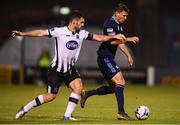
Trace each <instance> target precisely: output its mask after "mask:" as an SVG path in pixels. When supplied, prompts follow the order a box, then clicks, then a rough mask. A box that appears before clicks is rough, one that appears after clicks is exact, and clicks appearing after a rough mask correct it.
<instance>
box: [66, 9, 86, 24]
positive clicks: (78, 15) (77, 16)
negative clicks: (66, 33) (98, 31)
mask: <svg viewBox="0 0 180 125" xmlns="http://www.w3.org/2000/svg"><path fill="white" fill-rule="evenodd" d="M82 17H83V18H84V16H83V15H82V14H81V13H80V12H79V11H78V10H74V11H73V12H72V13H71V14H70V15H69V18H68V21H69V22H71V21H72V20H74V19H80V18H82Z"/></svg>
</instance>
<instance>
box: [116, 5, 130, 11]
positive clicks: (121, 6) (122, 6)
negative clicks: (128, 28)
mask: <svg viewBox="0 0 180 125" xmlns="http://www.w3.org/2000/svg"><path fill="white" fill-rule="evenodd" d="M115 11H118V12H122V11H126V12H127V13H129V8H128V7H127V6H126V5H125V4H122V3H119V4H118V5H117V7H116V8H115V10H114V12H115Z"/></svg>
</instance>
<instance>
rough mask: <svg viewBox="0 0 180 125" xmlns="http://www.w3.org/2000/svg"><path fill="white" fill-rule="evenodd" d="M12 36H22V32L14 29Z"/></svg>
mask: <svg viewBox="0 0 180 125" xmlns="http://www.w3.org/2000/svg"><path fill="white" fill-rule="evenodd" d="M11 36H12V37H16V36H22V32H20V31H16V30H13V31H12V34H11Z"/></svg>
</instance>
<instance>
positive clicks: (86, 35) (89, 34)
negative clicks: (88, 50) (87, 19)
mask: <svg viewBox="0 0 180 125" xmlns="http://www.w3.org/2000/svg"><path fill="white" fill-rule="evenodd" d="M83 36H84V39H86V40H92V39H93V33H90V32H88V31H86V30H84V31H83Z"/></svg>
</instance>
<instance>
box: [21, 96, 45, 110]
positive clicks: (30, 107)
mask: <svg viewBox="0 0 180 125" xmlns="http://www.w3.org/2000/svg"><path fill="white" fill-rule="evenodd" d="M37 101H38V102H37ZM43 103H44V98H43V95H39V96H38V97H36V98H35V99H34V100H32V101H31V102H29V103H28V104H27V105H25V106H24V111H25V112H28V111H29V110H30V109H32V108H34V107H36V106H39V105H41V104H43Z"/></svg>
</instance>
